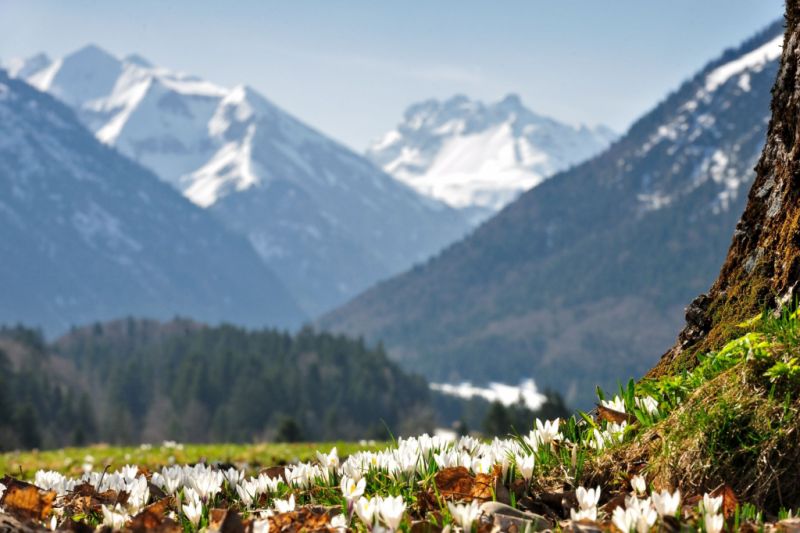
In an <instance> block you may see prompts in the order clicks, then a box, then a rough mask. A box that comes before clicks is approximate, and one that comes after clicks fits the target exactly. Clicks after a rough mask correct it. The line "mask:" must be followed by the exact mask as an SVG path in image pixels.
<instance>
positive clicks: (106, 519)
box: [100, 504, 130, 530]
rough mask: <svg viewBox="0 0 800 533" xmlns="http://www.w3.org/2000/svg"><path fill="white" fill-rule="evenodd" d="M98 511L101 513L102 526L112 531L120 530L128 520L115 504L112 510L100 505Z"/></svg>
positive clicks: (125, 514) (120, 508) (118, 505)
mask: <svg viewBox="0 0 800 533" xmlns="http://www.w3.org/2000/svg"><path fill="white" fill-rule="evenodd" d="M100 509H101V510H102V511H103V525H104V526H108V527H110V528H111V529H113V530H117V529H122V528H123V527H125V523H126V522H127V521H128V520H129V519H130V516H128V513H126V512H125V511H124V510H123V509H122V506H121V505H120V504H117V505H116V506H114V508H112V509H109V508H108V507H106V506H105V505H102V506H101V507H100Z"/></svg>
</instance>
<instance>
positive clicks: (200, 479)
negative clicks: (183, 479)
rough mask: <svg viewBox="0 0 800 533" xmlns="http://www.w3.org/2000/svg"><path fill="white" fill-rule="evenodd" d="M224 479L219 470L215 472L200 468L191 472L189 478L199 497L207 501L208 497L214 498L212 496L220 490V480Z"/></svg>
mask: <svg viewBox="0 0 800 533" xmlns="http://www.w3.org/2000/svg"><path fill="white" fill-rule="evenodd" d="M223 479H224V477H223V475H222V473H221V472H215V471H213V470H210V469H209V470H202V471H200V470H199V469H198V470H197V471H195V472H194V473H193V475H192V476H191V477H190V478H189V481H190V482H191V485H192V487H193V488H194V490H195V491H196V492H197V494H198V496H200V499H201V500H203V501H208V500H209V499H212V498H214V496H216V495H217V493H219V491H220V490H222V480H223Z"/></svg>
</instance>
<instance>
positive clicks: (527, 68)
mask: <svg viewBox="0 0 800 533" xmlns="http://www.w3.org/2000/svg"><path fill="white" fill-rule="evenodd" d="M782 12H783V0H669V1H666V2H664V1H662V2H656V1H647V0H599V1H598V0H548V1H544V0H493V1H489V0H486V1H481V2H478V1H472V0H436V1H431V0H408V1H402V2H401V1H399V0H398V1H394V0H381V1H372V0H370V1H367V0H348V1H344V0H314V1H312V0H285V1H281V2H277V1H270V0H263V1H257V0H238V1H236V2H223V1H213V2H212V1H204V0H192V1H189V0H171V1H169V2H166V1H155V0H136V1H130V2H122V1H106V0H102V1H92V0H71V1H69V2H63V1H59V0H39V1H30V0H0V61H3V62H5V61H7V60H8V59H10V58H12V57H26V56H30V55H32V54H34V53H37V52H40V51H44V52H46V53H47V54H49V55H50V56H51V57H59V56H62V55H64V54H67V53H69V52H71V51H73V50H75V49H77V48H80V47H81V46H83V45H85V44H87V43H95V44H97V45H99V46H101V47H102V48H105V49H106V50H108V51H110V52H112V53H114V54H115V55H118V56H120V57H122V56H125V55H128V54H130V53H134V52H136V53H139V54H140V55H142V56H144V57H146V58H147V59H149V60H150V61H151V62H152V63H154V64H157V65H160V66H164V67H169V68H172V69H176V70H181V71H185V72H189V73H192V74H197V75H200V76H202V77H204V78H207V79H209V80H211V81H214V82H216V83H218V84H221V85H225V86H234V85H237V84H240V83H245V84H247V85H250V86H252V87H254V88H256V89H257V90H259V91H260V92H261V93H262V94H264V95H265V96H267V97H268V98H269V99H270V100H272V101H273V102H275V103H276V104H278V105H279V106H281V107H283V108H284V109H286V110H287V111H289V112H291V113H292V114H294V115H296V116H298V117H299V118H301V119H302V120H304V121H305V122H307V123H309V124H311V125H312V126H314V127H316V128H317V129H319V130H321V131H323V132H324V133H326V134H328V135H331V136H333V137H334V138H336V139H338V140H339V141H341V142H343V143H345V144H347V145H348V146H350V147H351V148H353V149H355V150H357V151H359V152H360V151H363V150H364V149H365V148H366V147H367V145H368V144H369V143H370V141H372V140H375V139H377V138H378V137H380V136H381V135H382V134H383V133H384V132H386V131H388V130H390V129H392V128H393V127H394V126H395V125H396V124H397V123H398V122H399V121H400V120H401V118H402V114H403V112H404V110H405V109H406V108H407V107H408V106H409V105H410V104H412V103H414V102H418V101H420V100H426V99H429V98H448V97H450V96H452V95H453V94H458V93H461V94H466V95H467V96H469V97H472V98H477V99H481V100H484V101H488V102H491V101H496V100H500V99H502V97H503V96H505V95H506V94H509V93H516V94H518V95H520V97H521V98H522V100H523V102H524V103H525V104H526V105H527V106H528V107H529V108H531V109H532V110H534V111H536V112H538V113H542V114H545V115H550V116H552V117H554V118H557V119H559V120H563V121H565V122H569V123H572V124H579V123H583V124H588V125H596V124H601V123H602V124H606V125H608V126H610V127H612V128H614V129H615V130H617V131H618V132H623V131H624V130H625V129H626V128H627V127H628V126H629V125H630V124H631V123H632V122H633V121H634V120H635V119H636V118H638V117H639V116H640V115H641V114H643V113H644V112H646V111H647V110H648V109H649V108H651V107H652V106H654V105H655V104H657V103H658V102H659V101H660V100H662V99H663V98H664V97H665V96H666V95H667V93H668V92H669V91H671V90H673V89H675V88H677V86H678V85H679V84H680V83H681V82H682V81H684V80H685V79H687V78H688V77H689V76H691V75H692V74H693V73H694V72H695V71H697V70H698V69H699V68H701V67H702V66H703V65H704V64H705V63H706V62H707V61H709V60H710V59H712V58H714V57H715V56H717V55H719V54H720V53H721V52H722V51H723V50H724V49H726V48H729V47H732V46H735V45H736V44H738V43H740V42H741V41H742V40H744V39H745V38H747V37H749V36H750V35H752V34H753V33H755V32H756V31H758V30H759V29H761V28H762V27H764V26H766V25H767V24H769V23H770V22H772V21H774V20H776V19H777V18H779V17H780V16H781V15H782Z"/></svg>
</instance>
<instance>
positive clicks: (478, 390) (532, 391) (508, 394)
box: [430, 379, 547, 411]
mask: <svg viewBox="0 0 800 533" xmlns="http://www.w3.org/2000/svg"><path fill="white" fill-rule="evenodd" d="M430 388H431V390H434V391H437V392H441V393H442V394H446V395H448V396H456V397H458V398H464V399H467V400H468V399H470V398H483V399H485V400H487V401H489V402H495V401H497V402H500V403H502V404H503V405H505V406H506V407H508V406H510V405H514V404H515V403H517V402H519V401H520V399H522V401H523V403H524V404H525V405H526V406H527V407H528V408H529V409H532V410H534V411H535V410H537V409H539V408H540V407H541V406H542V404H543V403H544V402H545V400H546V399H547V398H546V397H545V396H544V395H543V394H542V393H540V392H539V389H538V388H536V383H535V382H534V381H533V380H532V379H526V380H524V381H522V382H521V383H520V384H519V385H517V386H514V385H508V384H506V383H496V382H492V383H489V385H487V386H486V387H479V386H477V385H473V384H472V383H470V382H469V381H464V382H462V383H458V384H450V383H431V384H430Z"/></svg>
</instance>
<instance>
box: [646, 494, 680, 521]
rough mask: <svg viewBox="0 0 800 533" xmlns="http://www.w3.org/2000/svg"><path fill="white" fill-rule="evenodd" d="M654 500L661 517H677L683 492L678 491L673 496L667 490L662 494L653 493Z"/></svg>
mask: <svg viewBox="0 0 800 533" xmlns="http://www.w3.org/2000/svg"><path fill="white" fill-rule="evenodd" d="M652 499H653V506H654V507H655V508H656V512H658V514H659V516H661V517H665V516H675V515H677V514H678V509H679V507H680V504H681V491H679V490H676V491H675V492H674V493H672V494H670V493H669V492H668V491H666V490H662V491H661V493H658V492H653V495H652Z"/></svg>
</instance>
